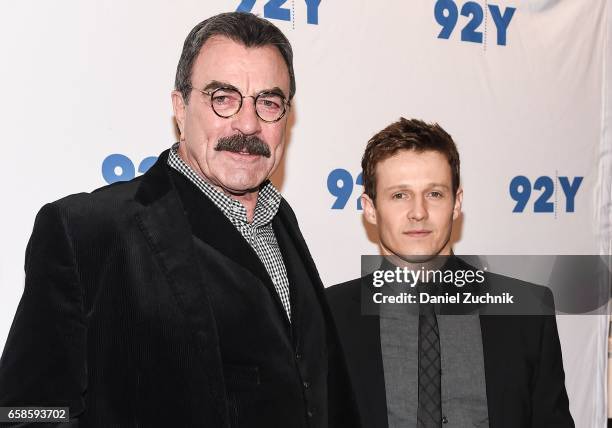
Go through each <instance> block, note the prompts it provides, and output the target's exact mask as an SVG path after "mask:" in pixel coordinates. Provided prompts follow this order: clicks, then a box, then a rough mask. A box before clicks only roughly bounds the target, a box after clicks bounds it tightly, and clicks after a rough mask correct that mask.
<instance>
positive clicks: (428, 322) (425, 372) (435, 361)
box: [417, 303, 442, 428]
mask: <svg viewBox="0 0 612 428" xmlns="http://www.w3.org/2000/svg"><path fill="white" fill-rule="evenodd" d="M440 373H441V365H440V332H439V331H438V321H437V319H436V314H435V312H434V305H433V304H432V303H426V304H421V305H419V407H418V410H417V427H418V428H433V427H440V426H442V398H441V395H442V392H441V391H442V389H441V379H440Z"/></svg>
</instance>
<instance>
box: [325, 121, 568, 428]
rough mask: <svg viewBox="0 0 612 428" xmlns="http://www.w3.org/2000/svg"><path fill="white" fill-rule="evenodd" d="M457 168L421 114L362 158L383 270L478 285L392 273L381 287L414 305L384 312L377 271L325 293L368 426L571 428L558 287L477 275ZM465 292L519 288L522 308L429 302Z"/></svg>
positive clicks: (452, 150) (445, 138) (451, 146)
mask: <svg viewBox="0 0 612 428" xmlns="http://www.w3.org/2000/svg"><path fill="white" fill-rule="evenodd" d="M459 165H460V163H459V153H458V152H457V147H456V146H455V143H454V141H453V140H452V138H451V136H450V135H449V134H448V133H447V132H446V131H444V130H443V129H442V128H441V127H440V126H439V125H437V124H427V123H425V122H422V121H420V120H414V119H413V120H407V119H404V118H401V119H400V120H399V121H397V122H395V123H392V124H390V125H389V126H387V127H386V128H385V129H383V130H381V131H380V132H378V133H377V134H376V135H374V136H373V137H372V138H371V139H370V141H369V142H368V145H367V147H366V150H365V153H364V155H363V159H362V169H363V184H364V194H363V195H362V202H363V209H364V218H365V220H366V221H367V222H368V223H370V224H372V225H373V226H375V227H376V229H377V231H378V236H379V240H380V247H381V252H382V254H383V255H384V256H385V257H384V262H383V266H382V268H381V269H379V272H383V273H384V274H385V275H386V274H387V273H393V272H394V271H397V272H400V271H401V270H402V268H405V269H406V270H408V271H410V272H413V273H415V274H416V273H423V272H425V271H426V270H427V271H431V272H434V275H435V272H436V271H439V272H444V273H445V275H447V274H448V273H451V274H457V275H459V274H462V275H463V276H462V278H467V277H468V275H469V274H473V275H472V278H474V281H473V282H472V283H471V285H462V284H461V283H459V282H458V281H457V282H456V283H455V284H453V283H452V280H451V284H450V287H449V286H447V285H445V284H442V283H441V280H440V279H437V280H431V279H430V280H426V279H423V278H424V277H423V276H421V279H419V280H418V281H416V282H418V285H417V284H415V287H414V288H411V287H410V286H404V285H403V284H401V283H399V284H398V281H399V280H397V279H393V278H391V279H390V282H389V287H387V288H384V287H385V286H382V287H381V288H377V289H375V290H376V291H382V290H385V291H386V290H392V291H391V292H389V293H387V295H386V297H390V298H393V299H395V298H397V297H403V296H408V297H406V299H408V298H409V297H410V296H412V297H413V298H415V301H414V303H416V304H414V305H410V304H404V303H401V302H400V303H393V300H389V303H385V304H380V305H377V307H376V308H372V306H373V304H372V297H373V293H372V292H371V289H372V286H378V285H376V284H375V283H374V282H373V278H374V277H375V274H372V275H370V276H366V277H364V278H360V279H357V280H353V281H349V282H347V283H344V284H340V285H337V286H334V287H330V288H328V289H327V291H328V297H329V301H330V306H331V307H332V312H333V315H334V318H335V320H336V323H337V326H338V332H339V334H340V338H341V342H342V345H343V349H344V352H345V353H346V357H347V365H348V368H349V373H350V377H351V381H352V382H353V386H354V388H355V395H356V399H357V404H358V408H359V412H360V414H361V418H362V419H361V420H362V424H363V426H364V427H368V428H399V427H418V428H443V427H446V426H449V427H462V428H463V427H482V428H484V427H490V428H544V427H546V428H571V427H574V422H573V420H572V416H571V414H570V412H569V403H568V397H567V393H566V390H565V384H564V372H563V361H562V358H561V348H560V344H559V337H558V333H557V326H556V321H555V317H554V311H553V310H552V309H553V308H554V305H553V304H552V303H551V302H552V294H551V292H550V290H547V289H544V288H543V287H538V286H535V285H532V284H527V283H522V282H520V281H518V280H514V279H512V278H507V277H502V276H500V275H495V274H490V273H488V272H487V273H484V272H482V271H481V272H478V271H476V269H475V268H473V267H471V266H469V265H468V264H467V263H465V262H463V261H462V260H460V259H459V258H457V257H455V256H454V255H453V253H452V241H451V234H452V230H453V226H454V221H455V220H456V219H457V218H458V217H459V215H460V213H461V203H462V201H463V189H462V188H461V186H460V168H459ZM397 269H399V271H398V270H397ZM480 275H482V277H480ZM457 277H458V276H457ZM483 277H484V281H482V282H481V281H480V278H483ZM403 281H406V280H403ZM404 284H406V282H404ZM456 284H458V287H463V288H455V286H456ZM398 285H399V287H398ZM441 287H444V288H441ZM396 290H399V291H400V293H396V292H395V293H394V291H396ZM459 290H461V291H469V292H470V293H471V295H474V296H479V297H482V296H486V295H490V296H502V295H503V292H505V291H511V292H512V293H514V296H516V298H517V302H520V304H521V306H520V307H518V306H517V307H512V306H503V305H500V306H499V307H494V306H492V305H490V306H479V307H475V306H471V305H470V304H463V302H462V301H461V300H460V301H458V302H452V301H450V302H449V303H448V304H439V305H434V304H433V303H431V302H429V301H428V299H429V298H439V299H440V300H442V299H443V297H446V294H449V295H451V296H452V295H455V292H457V291H459ZM406 291H407V293H403V294H402V293H401V292H406ZM444 291H447V292H448V293H444ZM485 291H487V293H489V294H487V293H485ZM421 296H425V297H426V299H423V300H421ZM380 302H381V298H380V297H379V298H378V303H380ZM409 303H410V302H409ZM541 303H543V305H541ZM373 309H376V311H374V310H373ZM519 312H520V313H527V314H528V315H518V313H519Z"/></svg>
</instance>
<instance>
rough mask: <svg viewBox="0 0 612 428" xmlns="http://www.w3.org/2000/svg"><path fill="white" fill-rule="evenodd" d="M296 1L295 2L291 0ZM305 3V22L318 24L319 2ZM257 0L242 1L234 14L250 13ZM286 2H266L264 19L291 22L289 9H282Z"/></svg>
mask: <svg viewBox="0 0 612 428" xmlns="http://www.w3.org/2000/svg"><path fill="white" fill-rule="evenodd" d="M293 1H296V0H292V2H293ZM304 1H305V2H306V22H307V23H308V24H314V25H318V24H319V5H320V4H321V0H304ZM255 3H257V0H242V1H241V2H240V4H239V5H238V7H237V8H236V12H250V11H252V10H253V7H254V6H255ZM285 3H287V0H268V1H266V4H265V5H264V9H263V13H264V18H269V19H278V20H280V21H291V9H290V8H287V7H282V6H283V5H284V4H285Z"/></svg>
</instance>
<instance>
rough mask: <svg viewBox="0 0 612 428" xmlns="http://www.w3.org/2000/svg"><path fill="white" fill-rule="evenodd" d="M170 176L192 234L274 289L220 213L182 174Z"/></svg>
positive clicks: (257, 258) (262, 267)
mask: <svg viewBox="0 0 612 428" xmlns="http://www.w3.org/2000/svg"><path fill="white" fill-rule="evenodd" d="M169 174H170V177H171V180H172V183H173V184H174V185H175V187H176V190H177V192H178V194H179V196H180V200H181V202H182V205H183V206H184V207H185V212H186V214H187V217H188V219H189V224H190V225H191V227H192V228H193V233H194V234H195V235H196V236H198V238H200V239H201V240H202V241H203V242H205V243H206V244H207V245H210V246H211V247H213V248H214V249H215V250H217V251H218V252H220V253H221V254H223V255H224V256H226V257H227V258H229V259H231V260H233V261H234V262H235V263H237V264H239V265H240V266H241V267H243V268H246V269H248V270H249V271H251V272H252V273H253V274H254V275H255V276H257V277H258V278H259V279H260V280H261V281H262V282H263V283H264V284H266V286H268V287H269V288H271V289H272V290H274V285H273V283H272V280H271V279H270V276H269V275H268V272H267V271H266V268H265V266H264V265H263V263H262V262H261V260H260V259H259V257H258V256H257V254H256V253H255V250H253V248H252V247H251V246H250V245H249V243H248V242H247V241H246V240H245V239H244V237H243V236H242V235H241V234H240V232H239V231H238V229H236V227H235V226H234V225H233V224H232V223H231V222H230V220H229V219H228V218H227V217H226V216H225V215H224V214H223V213H222V212H221V210H220V209H219V208H217V207H216V206H215V204H214V203H213V202H212V201H211V200H210V199H209V198H208V197H206V195H204V194H202V192H201V191H200V189H198V188H197V187H196V186H195V185H194V184H193V183H192V182H191V181H189V180H188V179H187V178H186V177H185V176H183V175H182V174H181V173H179V172H178V171H175V170H174V169H171V170H170V171H169Z"/></svg>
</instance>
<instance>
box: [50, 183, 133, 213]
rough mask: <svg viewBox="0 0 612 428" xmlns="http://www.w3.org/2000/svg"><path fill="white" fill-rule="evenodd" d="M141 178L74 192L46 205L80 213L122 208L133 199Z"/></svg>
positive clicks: (110, 210) (108, 211) (66, 211)
mask: <svg viewBox="0 0 612 428" xmlns="http://www.w3.org/2000/svg"><path fill="white" fill-rule="evenodd" d="M141 180H142V177H137V178H135V179H133V180H130V181H122V182H117V183H113V184H109V185H107V186H103V187H100V188H98V189H95V190H93V191H91V192H81V193H74V194H72V195H68V196H65V197H63V198H61V199H58V200H56V201H53V202H50V203H48V204H47V206H51V207H55V208H57V209H58V210H59V211H61V212H65V213H71V214H79V213H81V214H82V215H92V214H94V213H96V212H105V213H110V212H112V211H116V210H124V209H125V204H126V203H128V202H131V201H133V200H134V196H135V194H136V191H137V189H138V185H139V183H140V181H141Z"/></svg>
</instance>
